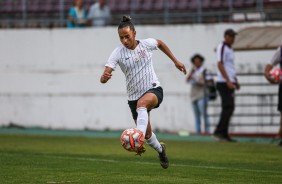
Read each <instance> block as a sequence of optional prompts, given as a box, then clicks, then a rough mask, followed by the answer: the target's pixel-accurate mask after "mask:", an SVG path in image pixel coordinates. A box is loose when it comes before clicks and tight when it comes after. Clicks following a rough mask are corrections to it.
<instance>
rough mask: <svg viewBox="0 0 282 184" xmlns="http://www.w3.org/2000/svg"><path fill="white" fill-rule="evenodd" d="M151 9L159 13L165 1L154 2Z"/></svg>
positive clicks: (157, 0)
mask: <svg viewBox="0 0 282 184" xmlns="http://www.w3.org/2000/svg"><path fill="white" fill-rule="evenodd" d="M153 9H154V10H156V11H161V10H164V9H165V0H156V1H155V4H154V6H153Z"/></svg>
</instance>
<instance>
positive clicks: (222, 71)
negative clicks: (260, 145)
mask: <svg viewBox="0 0 282 184" xmlns="http://www.w3.org/2000/svg"><path fill="white" fill-rule="evenodd" d="M217 67H218V70H219V71H220V73H221V74H222V76H223V77H224V79H225V81H226V84H227V86H228V88H229V89H235V87H236V86H235V85H234V84H233V83H232V82H231V81H230V79H229V77H228V75H227V73H226V71H225V68H224V66H223V61H218V63H217Z"/></svg>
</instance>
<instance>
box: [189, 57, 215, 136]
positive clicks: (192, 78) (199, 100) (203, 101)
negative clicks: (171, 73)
mask: <svg viewBox="0 0 282 184" xmlns="http://www.w3.org/2000/svg"><path fill="white" fill-rule="evenodd" d="M204 60H205V59H204V57H203V56H201V55H200V54H195V55H194V56H193V57H192V58H191V62H192V64H193V68H192V70H191V71H190V73H189V74H188V76H187V79H186V80H187V82H189V83H190V84H191V92H190V99H191V101H192V107H193V111H194V117H195V130H196V133H198V134H201V133H202V130H201V117H203V120H204V125H205V126H204V133H206V134H207V133H209V131H210V129H209V126H210V123H209V118H208V116H207V112H206V111H207V104H208V100H209V97H208V91H207V83H209V82H213V78H212V74H211V72H209V71H208V70H207V69H206V68H205V67H204V66H203V63H204Z"/></svg>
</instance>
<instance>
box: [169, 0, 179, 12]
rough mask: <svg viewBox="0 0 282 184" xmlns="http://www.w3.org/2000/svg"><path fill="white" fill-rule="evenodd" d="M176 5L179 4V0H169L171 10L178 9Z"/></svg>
mask: <svg viewBox="0 0 282 184" xmlns="http://www.w3.org/2000/svg"><path fill="white" fill-rule="evenodd" d="M176 6H177V0H170V1H169V4H168V7H169V10H171V11H173V10H176Z"/></svg>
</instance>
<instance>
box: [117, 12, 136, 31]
mask: <svg viewBox="0 0 282 184" xmlns="http://www.w3.org/2000/svg"><path fill="white" fill-rule="evenodd" d="M125 27H129V28H130V30H132V31H135V28H134V25H133V24H132V22H131V17H130V16H128V15H123V16H122V19H121V21H120V23H119V26H118V29H122V28H125Z"/></svg>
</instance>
